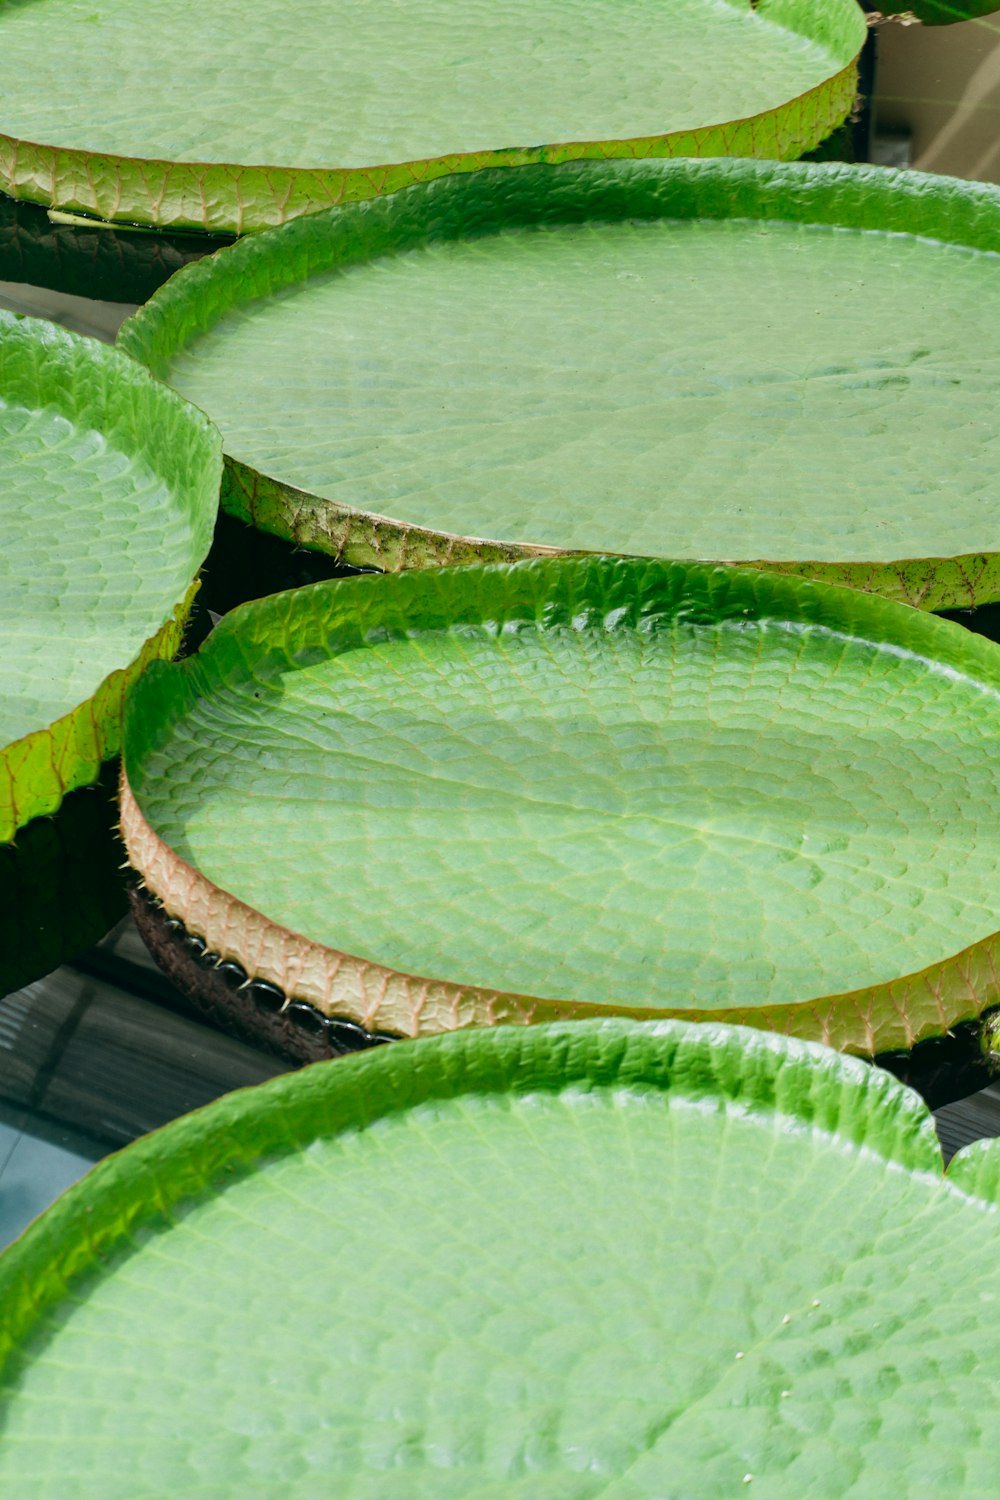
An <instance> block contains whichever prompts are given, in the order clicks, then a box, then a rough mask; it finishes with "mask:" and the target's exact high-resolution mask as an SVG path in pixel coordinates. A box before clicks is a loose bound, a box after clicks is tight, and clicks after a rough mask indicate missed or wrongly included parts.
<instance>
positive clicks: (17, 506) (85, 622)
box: [0, 311, 221, 842]
mask: <svg viewBox="0 0 1000 1500" xmlns="http://www.w3.org/2000/svg"><path fill="white" fill-rule="evenodd" d="M220 471H221V456H220V445H219V438H218V434H217V433H216V431H215V429H214V428H213V427H212V426H211V424H210V423H209V422H208V421H207V419H206V418H205V417H204V416H203V415H202V414H201V412H198V411H195V410H194V408H193V407H190V406H188V405H187V403H186V402H184V401H181V400H180V399H179V398H178V397H177V396H175V395H174V393H173V392H172V391H168V390H165V389H164V388H163V387H162V386H161V385H160V384H159V383H158V382H157V381H154V380H152V379H151V378H150V377H149V375H148V374H147V373H146V372H145V371H144V370H141V369H139V367H138V366H137V365H135V364H134V363H133V362H132V361H131V360H128V359H125V358H123V357H122V355H120V354H118V353H116V351H115V350H113V349H108V348H106V347H105V346H104V345H102V344H98V343H97V342H96V341H94V340H92V339H85V338H80V337H78V336H77V335H75V334H71V333H67V332H66V331H65V330H64V329H61V328H57V327H55V325H53V324H51V323H46V322H42V321H38V320H35V319H33V318H24V319H21V318H17V317H15V316H13V315H12V314H10V313H5V312H3V311H0V493H2V494H3V497H4V503H3V508H2V514H0V643H2V644H0V842H4V841H6V840H9V839H11V838H13V836H14V833H15V831H16V830H17V829H18V828H19V827H21V825H22V824H24V823H26V822H28V820H29V819H30V818H33V817H36V816H38V815H39V814H42V813H49V812H52V811H53V810H54V809H55V808H56V807H58V806H59V803H60V801H61V799H62V797H63V795H64V793H66V792H67V791H70V790H72V789H73V788H74V787H79V786H85V785H86V784H87V783H88V782H91V781H93V780H94V779H95V777H96V775H97V772H98V768H99V767H100V764H101V762H102V761H103V760H106V759H107V758H108V757H109V756H111V755H113V754H115V753H116V752H117V749H118V742H119V738H120V732H121V711H122V700H123V696H124V692H125V688H126V686H127V684H128V682H130V681H131V680H132V679H134V678H135V677H136V676H137V675H138V673H139V672H140V671H141V670H142V667H143V666H144V664H145V663H146V662H147V661H149V660H150V659H151V658H153V657H155V656H164V655H167V656H169V655H172V654H173V653H174V651H175V650H176V649H177V646H178V644H179V642H180V636H181V632H182V629H183V621H184V618H185V617H186V613H187V609H188V606H189V605H190V601H191V599H192V598H193V596H194V590H195V588H196V584H195V583H194V577H195V574H196V573H197V571H198V567H199V565H200V563H201V561H202V559H203V558H204V556H205V554H206V552H207V551H208V548H209V545H210V543H211V540H212V527H213V523H214V519H215V513H216V509H217V504H218V487H219V475H220Z"/></svg>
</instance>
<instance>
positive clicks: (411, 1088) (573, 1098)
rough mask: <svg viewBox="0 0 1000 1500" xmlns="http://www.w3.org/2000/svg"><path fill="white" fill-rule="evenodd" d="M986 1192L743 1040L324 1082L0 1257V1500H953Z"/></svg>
mask: <svg viewBox="0 0 1000 1500" xmlns="http://www.w3.org/2000/svg"><path fill="white" fill-rule="evenodd" d="M998 1161H1000V1154H998V1151H997V1147H996V1142H989V1143H982V1144H981V1145H980V1146H978V1147H973V1148H971V1149H970V1150H969V1151H967V1152H965V1153H962V1154H961V1155H960V1156H959V1157H958V1158H956V1159H955V1161H954V1162H953V1163H952V1166H951V1168H950V1170H949V1172H948V1175H947V1176H943V1175H942V1172H941V1156H940V1152H939V1149H938V1146H937V1142H936V1138H935V1135H934V1129H933V1123H932V1120H931V1117H930V1115H929V1114H928V1113H927V1111H926V1110H925V1109H924V1107H923V1105H922V1104H921V1103H920V1101H919V1100H918V1099H917V1097H916V1096H915V1095H914V1094H912V1093H910V1092H909V1091H908V1090H905V1089H903V1088H901V1087H900V1086H899V1085H898V1084H897V1083H895V1081H894V1080H892V1079H891V1078H889V1076H888V1075H887V1074H884V1073H882V1072H880V1071H879V1070H874V1069H868V1068H866V1067H865V1066H864V1065H863V1064H861V1063H860V1062H858V1061H856V1060H855V1059H850V1058H844V1057H840V1056H838V1055H836V1054H835V1053H832V1052H828V1051H826V1050H825V1049H820V1048H817V1047H813V1046H809V1045H807V1044H803V1043H799V1042H794V1041H789V1040H787V1039H782V1038H776V1037H765V1036H763V1035H761V1034H760V1033H751V1032H746V1031H741V1030H738V1029H736V1028H727V1027H721V1026H704V1027H694V1026H688V1025H685V1024H683V1023H677V1022H673V1023H670V1022H667V1023H663V1024H661V1025H653V1026H636V1025H632V1024H630V1023H628V1022H621V1021H617V1022H615V1021H611V1022H603V1023H591V1024H587V1023H584V1024H582V1025H572V1026H555V1027H546V1028H539V1029H537V1030H534V1031H528V1032H523V1031H518V1030H516V1029H514V1028H509V1027H508V1028H499V1029H497V1030H496V1031H493V1032H477V1033H469V1034H464V1035H458V1036H449V1037H442V1038H436V1039H431V1040H428V1041H424V1042H420V1043H417V1044H410V1045H405V1046H397V1047H387V1048H382V1049H379V1051H377V1052H375V1053H373V1054H367V1055H363V1056H360V1057H355V1058H351V1059H347V1060H344V1061H341V1062H337V1063H325V1064H324V1063H321V1064H319V1065H317V1066H316V1067H313V1068H309V1069H306V1070H305V1071H303V1072H301V1073H298V1074H294V1075H291V1076H289V1077H285V1078H282V1079H279V1080H277V1081H275V1082H273V1083H269V1084H266V1085H264V1086H263V1087H261V1088H257V1089H254V1090H248V1091H246V1092H243V1093H239V1094H234V1095H231V1096H230V1097H229V1098H227V1099H224V1100H221V1101H219V1102H218V1103H216V1104H214V1105H212V1106H210V1107H209V1108H208V1109H206V1110H203V1111H200V1112H199V1113H197V1114H195V1115H191V1116H188V1117H187V1118H186V1119H184V1120H181V1121H178V1122H176V1123H175V1124H173V1125H171V1126H168V1127H167V1129H165V1130H163V1131H160V1132H157V1133H156V1134H154V1135H152V1136H150V1137H147V1138H146V1139H145V1140H143V1141H141V1142H139V1143H137V1144H136V1145H133V1146H131V1147H129V1148H128V1150H126V1151H125V1152H123V1153H121V1154H120V1155H119V1156H117V1157H115V1158H113V1159H112V1160H110V1161H109V1162H107V1163H104V1164H102V1165H101V1166H99V1167H97V1168H96V1169H95V1170H94V1171H93V1172H92V1173H91V1174H90V1176H89V1177H88V1178H87V1179H85V1181H84V1182H83V1183H82V1184H80V1185H79V1186H78V1187H76V1188H74V1189H73V1190H71V1192H70V1193H69V1194H67V1196H66V1197H65V1198H63V1199H62V1200H61V1202H60V1203H59V1204H57V1205H56V1206H55V1207H54V1208H53V1209H51V1210H50V1211H49V1213H48V1214H47V1215H46V1216H45V1217H44V1218H43V1219H42V1220H41V1221H40V1222H39V1223H38V1224H37V1226H36V1227H35V1228H34V1229H33V1230H31V1231H29V1233H28V1234H27V1236H26V1237H25V1238H24V1239H23V1240H22V1241H21V1243H20V1244H18V1245H16V1246H15V1247H14V1248H13V1249H12V1250H11V1251H10V1252H8V1254H7V1255H6V1256H5V1258H4V1260H3V1262H2V1263H0V1302H2V1305H3V1308H4V1320H3V1324H2V1327H0V1382H2V1385H3V1388H4V1391H5V1393H6V1395H7V1398H8V1400H7V1402H6V1418H5V1422H4V1425H3V1429H2V1441H0V1486H2V1487H3V1489H4V1491H5V1492H8V1493H11V1494H16V1495H17V1497H18V1500H52V1497H53V1496H54V1495H66V1496H67V1497H68V1496H70V1495H72V1496H73V1497H74V1500H90V1497H94V1500H133V1497H135V1496H139V1495H142V1496H145V1495H149V1496H153V1495H157V1496H160V1495H168V1494H169V1495H172V1494H178V1495H180V1494H186V1495H198V1496H204V1497H205V1500H222V1497H228V1496H231V1495H233V1494H246V1495H249V1494H254V1495H257V1494H259V1495H265V1494H269V1493H270V1494H275V1493H279V1492H280V1494H281V1495H282V1496H283V1497H285V1500H307V1497H308V1500H313V1497H315V1496H316V1495H318V1494H321V1493H324V1494H325V1493H331V1492H335V1493H337V1494H338V1495H341V1496H344V1497H345V1500H468V1497H469V1496H471V1495H476V1496H477V1497H478V1496H482V1497H487V1496H488V1497H489V1500H529V1497H530V1500H538V1497H545V1500H608V1497H610V1496H615V1497H619V1496H620V1497H622V1500H624V1497H626V1496H627V1497H628V1500H645V1497H649V1500H654V1497H655V1500H681V1497H685V1500H686V1497H687V1496H689V1495H697V1496H699V1500H732V1497H733V1496H734V1495H736V1494H741V1493H743V1491H744V1487H746V1489H747V1491H748V1492H749V1493H753V1492H754V1491H755V1490H759V1491H760V1492H761V1493H763V1494H766V1495H767V1496H769V1497H771V1500H800V1497H801V1496H803V1495H819V1494H823V1495H829V1496H835V1495H836V1496H839V1495H851V1496H852V1497H856V1500H870V1497H875V1500H877V1497H880V1496H883V1495H885V1494H887V1493H891V1494H892V1495H893V1496H898V1497H899V1500H917V1497H918V1496H924V1495H926V1494H927V1493H928V1492H929V1485H930V1486H933V1488H934V1490H935V1492H936V1493H940V1494H947V1495H948V1496H949V1500H973V1497H979V1496H982V1495H985V1494H989V1493H991V1486H992V1484H993V1482H994V1479H995V1475H996V1472H997V1467H998V1464H1000V1436H998V1432H1000V1427H998V1423H997V1421H996V1417H997V1396H996V1387H997V1384H998V1382H1000V1356H998V1355H997V1354H996V1352H995V1351H994V1349H993V1345H992V1343H991V1341H990V1340H989V1339H984V1338H983V1318H984V1315H988V1313H989V1310H990V1307H991V1306H993V1305H995V1303H996V1301H997V1300H998V1299H1000V1267H998V1263H997V1256H996V1253H995V1252H996V1234H995V1228H996V1207H997V1202H998V1191H997V1181H998ZM956 1245H959V1246H960V1247H961V1265H962V1274H961V1275H960V1276H958V1275H956V1274H955V1256H956ZM928 1289H932V1290H931V1292H930V1294H928ZM83 1454H85V1455H86V1462H83V1461H82V1458H81V1455H83Z"/></svg>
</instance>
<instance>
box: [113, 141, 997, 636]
mask: <svg viewBox="0 0 1000 1500" xmlns="http://www.w3.org/2000/svg"><path fill="white" fill-rule="evenodd" d="M998 252H1000V191H998V190H997V189H996V188H993V187H984V186H983V185H981V184H973V183H965V182H957V181H955V180H953V179H947V178H928V177H927V176H925V175H923V174H909V173H893V172H888V171H886V170H885V169H883V168H848V167H844V166H843V165H840V164H835V165H808V164H774V163H756V162H744V161H740V162H729V161H712V162H682V163H676V162H642V163H633V162H628V163H625V162H614V163H570V164H566V165H564V166H561V167H525V168H523V169H522V170H521V171H519V172H497V171H494V172H486V173H479V174H472V175H469V176H464V177H454V178H451V179H449V180H447V181H437V182H433V183H430V184H427V185H425V186H419V187H415V188H411V189H408V190H407V191H405V192H402V193H399V194H396V195H395V196H393V197H392V198H389V199H384V200H380V201H378V202H375V203H371V202H370V203H365V204H356V205H352V206H350V207H348V208H346V209H343V210H337V211H333V212H331V213H329V214H323V215H316V216H314V217H313V218H310V219H308V220H299V221H297V222H296V223H294V224H290V225H287V226H285V227H284V228H282V229H280V230H276V231H274V232H273V233H269V234H266V235H261V236H254V237H251V238H250V239H248V240H244V241H243V242H242V243H240V244H238V245H236V246H234V247H232V248H231V249H230V250H227V251H225V252H223V253H221V254H219V255H217V256H215V257H212V258H210V259H209V260H205V261H201V262H199V263H198V264H197V265H196V266H193V267H191V268H189V269H187V270H185V271H183V272H181V274H180V275H178V276H177V277H175V278H174V279H173V280H172V281H171V282H170V283H169V284H168V285H167V286H166V287H164V288H163V289H162V290H161V291H160V292H159V293H158V294H157V295H156V296H155V297H154V298H153V299H152V301H151V302H150V303H149V304H148V305H147V307H146V308H144V309H143V310H141V311H140V313H139V314H138V315H137V316H136V317H135V318H134V319H133V320H131V321H130V322H129V323H127V324H126V325H125V327H124V328H123V330H122V333H121V335H120V346H121V347H122V348H123V349H125V350H126V352H128V353H129V354H132V355H133V356H134V357H136V358H138V359H141V360H143V361H144V362H145V363H147V364H148V365H149V366H150V367H151V368H152V369H153V371H154V373H156V374H158V375H159V376H161V378H163V379H166V380H167V381H168V382H170V383H171V384H172V385H174V386H175V388H176V389H177V390H178V391H180V392H181V393H182V394H183V395H185V396H187V397H188V398H189V399H190V400H191V401H193V402H194V403H195V404H196V405H198V406H200V407H201V408H202V409H203V410H205V411H207V412H208V413H209V414H210V415H211V416H212V417H213V419H214V420H215V421H216V422H217V423H218V424H219V426H220V428H221V429H222V432H223V437H224V441H225V446H226V452H227V456H228V463H227V476H226V482H225V488H224V493H223V505H224V506H225V508H227V509H228V510H230V511H232V512H234V513H235V514H237V515H239V516H240V517H242V518H243V519H244V520H248V521H251V522H253V523H254V524H256V525H258V526H260V527H262V528H263V529H265V530H268V531H273V532H277V533H278V534H281V535H284V536H286V537H291V538H293V539H294V540H295V541H297V542H299V543H301V544H302V545H304V546H309V547H316V548H319V549H321V550H324V551H327V552H330V553H332V554H333V555H335V556H338V557H341V558H343V559H344V560H345V561H347V562H350V563H353V564H357V565H359V566H368V567H371V566H375V567H379V568H384V569H394V568H401V567H416V566H422V565H426V564H428V563H438V562H463V561H470V560H474V559H476V558H486V559H500V558H510V557H514V556H517V555H528V554H531V553H544V552H552V551H559V550H567V551H591V552H594V551H599V552H621V553H627V554H648V555H656V556H661V557H690V558H699V559H711V560H717V561H726V562H739V561H743V562H748V563H751V565H755V566H758V565H759V566H767V567H778V568H782V569H788V570H791V571H794V572H800V573H804V574H807V575H810V576H815V577H822V578H827V579H829V580H831V581H834V582H843V583H850V584H852V585H854V586H857V587H861V588H865V589H871V590H874V591H877V592H881V593H885V594H888V595H890V596H892V597H896V598H900V599H903V600H904V601H905V602H907V603H910V604H916V605H919V606H922V607H923V608H927V609H943V608H958V607H966V608H967V607H971V606H973V605H975V604H979V603H983V602H986V601H988V600H990V599H995V598H997V597H998V595H1000V558H998V556H997V553H996V537H997V534H998V527H1000V469H998V460H997V452H996V443H995V441H994V432H993V425H992V422H991V420H990V418H989V410H990V400H991V392H992V391H993V390H994V389H995V388H996V386H997V383H998V380H1000V333H998V332H997V330H998V329H1000V253H998ZM765 560H766V561H765Z"/></svg>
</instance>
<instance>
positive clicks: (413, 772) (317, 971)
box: [122, 558, 1000, 1053]
mask: <svg viewBox="0 0 1000 1500" xmlns="http://www.w3.org/2000/svg"><path fill="white" fill-rule="evenodd" d="M998 728H1000V653H998V651H997V648H996V647H995V646H994V645H992V643H990V642H987V641H984V640H982V639H981V638H979V637H976V636H972V635H971V634H970V633H969V632H967V631H965V630H963V629H962V628H961V627H960V626H957V625H952V624H950V623H948V622H945V621H941V620H937V619H934V618H933V617H930V616H926V615H924V614H922V613H920V612H919V611H915V610H911V609H908V608H906V607H904V606H902V605H897V604H890V603H887V602H886V601H884V600H880V599H876V598H874V597H872V596H868V595H864V594H861V593H858V592H856V591H854V590H848V589H842V588H835V587H831V586H829V585H820V584H809V583H805V582H802V581H800V580H796V579H788V578H783V577H781V576H779V575H773V574H764V573H751V572H749V571H745V570H739V569H707V568H701V567H697V566H693V565H689V566H683V565H679V564H665V563H657V562H643V561H634V560H633V561H629V560H614V559H600V558H596V559H594V558H589V559H554V560H538V561H532V562H525V563H518V564H514V565H512V566H492V567H486V568H469V569H434V570H427V571H422V572H413V573H400V574H394V575H390V576H388V577H367V578H357V579H351V580H343V581H340V582H334V583H330V584H317V585H315V586H313V587H311V588H308V589H302V590H298V591H296V592H292V593H288V594H283V595H276V596H274V597H273V598H271V599H268V600H263V601H258V602H257V603H254V604H251V605H247V606H244V607H243V608H241V609H239V610H236V611H234V612H233V613H232V614H230V615H229V616H227V617H226V619H225V620H224V621H223V622H222V623H221V624H220V625H219V626H218V627H217V629H216V630H215V631H214V632H213V634H212V635H211V636H210V638H209V640H208V642H207V643H206V645H205V646H204V647H203V648H202V650H201V652H200V653H199V655H198V656H197V657H194V658H191V659H190V660H189V661H188V662H186V663H183V664H182V665H180V666H178V667H167V666H163V667H159V668H152V669H150V671H149V672H147V673H146V675H145V676H144V678H143V679H142V681H141V682H140V683H139V684H138V685H137V688H136V689H135V690H134V692H133V693H132V695H131V697H130V701H129V707H128V714H127V724H126V741H125V747H124V765H125V772H126V781H125V785H124V788H123V792H124V796H123V807H122V826H123V831H124V834H125V839H126V843H127V846H128V850H129V855H130V858H131V861H132V863H133V865H134V866H135V867H136V868H137V869H138V870H139V872H140V873H141V875H142V876H143V878H144V879H145V881H146V883H147V885H148V886H149V888H150V889H151V891H152V892H153V894H154V895H156V896H158V897H159V898H160V899H161V900H162V901H163V902H164V903H165V905H166V908H167V910H168V912H169V913H171V914H173V915H175V916H177V917H179V918H180V919H181V920H182V921H183V922H184V923H185V924H186V925H187V927H188V928H189V929H190V930H191V931H193V932H194V933H196V934H198V935H199V936H202V937H204V938H205V940H206V941H207V943H208V946H209V948H210V949H211V950H212V951H213V952H215V953H219V954H221V955H222V956H223V957H229V958H232V959H234V960H236V961H237V962H239V963H241V964H242V965H243V966H244V967H245V968H246V969H247V970H248V971H249V972H250V973H251V974H255V975H256V976H257V977H258V978H261V979H264V980H267V981H270V982H271V983H274V984H277V985H279V986H280V987H281V988H282V990H284V992H285V993H286V994H288V995H293V994H294V995H295V996H297V997H298V998H300V999H304V1000H307V1001H309V1002H311V1003H312V1004H313V1005H315V1006H317V1007H319V1009H320V1010H322V1011H324V1012H326V1013H327V1014H332V1015H344V1016H348V1017H350V1018H352V1019H354V1020H356V1021H358V1022H360V1023H361V1024H362V1025H363V1026H365V1028H366V1029H368V1030H370V1031H372V1030H385V1031H389V1032H398V1033H402V1034H404V1035H414V1034H418V1033H421V1032H430V1031H440V1030H446V1029H450V1028H455V1027H462V1026H466V1025H472V1024H484V1023H490V1022H496V1021H508V1022H519V1023H524V1022H531V1021H544V1020H548V1019H553V1018H556V1017H561V1016H581V1015H583V1016H585V1015H593V1014H600V1013H605V1012H608V1011H611V1010H614V1011H619V1012H624V1013H626V1014H632V1015H638V1016H643V1015H646V1016H648V1015H649V1014H650V1012H653V1013H657V1014H663V1013H666V1014H686V1015H689V1016H696V1017H698V1018H703V1017H705V1016H711V1015H714V1016H717V1017H722V1018H724V1019H726V1020H737V1019H738V1020H741V1021H745V1022H747V1023H749V1024H754V1025H760V1026H763V1027H768V1028H773V1029H778V1030H783V1031H791V1032H795V1033H796V1034H798V1035H803V1036H806V1037H809V1038H818V1039H821V1040H823V1041H826V1042H829V1043H831V1044H832V1045H834V1046H837V1047H847V1048H850V1049H853V1050H858V1051H864V1052H868V1053H877V1052H882V1051H887V1050H890V1049H895V1048H909V1047H911V1046H912V1045H913V1044H914V1043H915V1042H916V1041H919V1040H921V1039H922V1038H924V1037H926V1036H931V1035H939V1034H941V1033H942V1032H943V1031H945V1030H946V1029H947V1028H948V1027H949V1026H951V1025H952V1024H953V1023H954V1022H956V1021H958V1020H961V1019H969V1018H972V1017H975V1016H977V1015H978V1014H979V1013H980V1012H981V1011H982V1010H983V1009H984V1008H985V1007H986V1006H988V1005H995V1004H996V1003H997V1002H998V1001H1000V986H998V981H997V974H996V971H995V966H994V965H995V959H996V953H997V938H996V936H995V929H996V926H997V923H996V903H995V890H996V881H997V875H998V871H1000V834H998V832H997V828H996V820H995V818H994V817H993V812H992V809H993V808H994V807H995V805H996V798H997V792H998V787H997V775H998V768H997V761H996V757H995V756H994V755H993V754H992V749H991V747H992V745H993V744H994V743H995V741H996V736H997V732H998Z"/></svg>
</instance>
